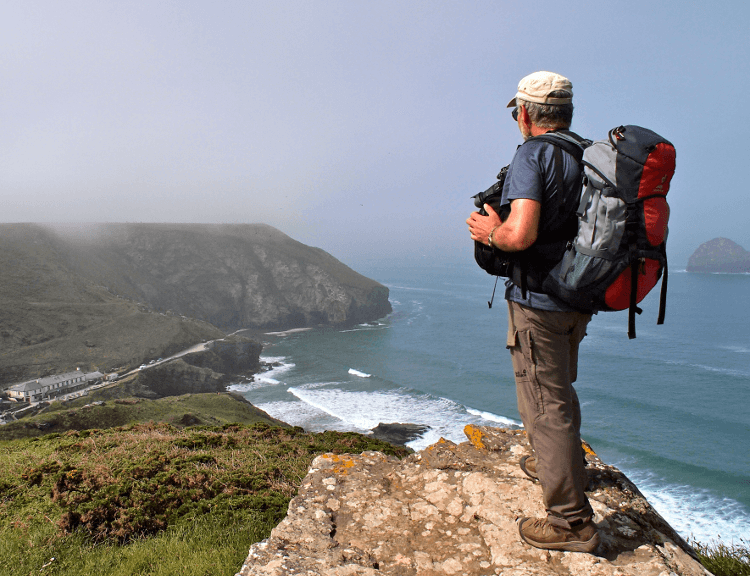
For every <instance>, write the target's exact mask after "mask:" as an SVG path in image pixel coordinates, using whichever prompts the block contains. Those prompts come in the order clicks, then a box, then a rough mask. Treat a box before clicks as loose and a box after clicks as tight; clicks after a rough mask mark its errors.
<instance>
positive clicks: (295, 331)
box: [265, 328, 312, 336]
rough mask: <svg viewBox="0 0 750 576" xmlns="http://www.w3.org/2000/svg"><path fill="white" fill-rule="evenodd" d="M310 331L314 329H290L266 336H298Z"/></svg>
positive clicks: (269, 333) (267, 333)
mask: <svg viewBox="0 0 750 576" xmlns="http://www.w3.org/2000/svg"><path fill="white" fill-rule="evenodd" d="M308 330H312V328H290V329H289V330H284V331H283V332H266V333H265V335H266V336H289V335H290V334H296V333H297V332H307V331H308Z"/></svg>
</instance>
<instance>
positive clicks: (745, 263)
mask: <svg viewBox="0 0 750 576" xmlns="http://www.w3.org/2000/svg"><path fill="white" fill-rule="evenodd" d="M687 271H688V272H728V273H742V272H750V252H748V251H747V250H745V249H744V248H743V247H742V246H740V245H739V244H737V243H735V242H732V241H731V240H729V239H727V238H714V239H713V240H709V241H708V242H704V243H703V244H701V245H700V246H698V249H697V250H696V251H695V252H693V254H692V256H690V259H689V260H688V265H687Z"/></svg>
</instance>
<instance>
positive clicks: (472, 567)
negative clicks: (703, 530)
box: [238, 426, 710, 576]
mask: <svg viewBox="0 0 750 576" xmlns="http://www.w3.org/2000/svg"><path fill="white" fill-rule="evenodd" d="M465 432H466V434H467V437H468V438H469V439H470V442H464V443H462V444H459V445H456V444H454V443H452V442H449V441H447V440H444V439H441V440H440V441H439V442H437V443H436V444H433V445H432V446H429V447H428V448H425V449H424V450H422V451H421V452H418V453H416V454H412V455H411V456H409V457H408V458H405V459H403V460H397V459H395V458H393V457H388V456H385V455H383V454H381V453H379V452H364V453H362V454H361V455H358V456H354V455H348V454H347V455H333V454H324V455H322V456H319V457H318V458H316V459H315V460H314V461H313V464H312V468H311V469H310V472H309V473H308V475H307V477H306V478H305V479H304V481H303V482H302V486H301V487H300V490H299V494H298V496H297V497H295V498H294V499H293V500H292V501H291V502H290V504H289V512H288V515H287V517H286V518H285V519H284V520H283V521H282V522H281V523H280V524H279V525H278V526H277V527H276V528H275V529H274V530H273V531H272V533H271V536H270V537H269V538H268V539H266V540H264V541H262V542H259V543H257V544H253V546H252V547H251V548H250V554H249V555H248V557H247V560H246V561H245V564H244V566H243V567H242V570H241V571H240V572H239V574H238V576H249V575H251V574H252V575H254V576H286V575H292V574H294V575H306V576H313V575H328V576H350V575H362V576H365V575H366V576H376V575H399V576H410V575H415V576H437V575H444V574H462V575H469V576H473V575H491V574H493V575H494V574H503V575H506V576H511V575H512V576H525V575H548V574H549V575H553V574H554V575H571V574H590V575H601V576H605V575H618V576H624V575H634V576H635V575H638V576H675V575H676V576H679V575H685V576H705V575H707V574H710V573H709V572H707V571H706V570H705V569H704V568H703V567H702V566H701V565H700V563H699V562H698V561H697V560H696V559H695V558H694V553H693V551H692V549H691V548H690V546H689V545H688V544H687V543H686V542H685V541H684V540H683V539H682V538H680V536H679V535H677V533H676V532H675V531H674V530H673V529H672V528H671V527H670V526H669V525H668V524H667V523H666V521H665V520H664V519H663V518H662V517H661V516H659V514H657V513H656V511H655V510H654V509H653V508H652V507H651V506H650V505H649V503H648V502H647V501H646V499H645V498H644V497H643V495H642V494H641V493H640V492H639V491H638V489H637V488H636V487H635V486H634V485H633V484H632V483H631V482H630V481H629V480H628V479H627V478H626V477H625V475H624V474H622V472H620V471H619V470H617V469H616V468H614V467H612V466H607V465H605V464H603V463H602V462H601V460H600V459H599V458H598V457H597V456H596V455H595V454H594V453H593V452H592V451H591V450H590V449H588V450H587V451H588V452H589V467H588V471H589V489H590V492H589V493H588V494H589V497H590V499H591V503H592V506H593V507H594V510H595V512H596V522H597V524H598V526H599V528H600V531H601V535H602V544H601V545H600V547H599V550H598V552H597V554H596V555H593V554H581V553H573V552H548V551H544V550H538V549H536V548H532V547H530V546H528V545H526V544H524V543H523V542H522V541H521V540H520V538H519V537H518V529H517V526H516V520H517V518H519V517H521V516H541V515H543V513H544V510H543V507H542V495H541V488H540V486H539V484H535V483H533V482H531V481H530V480H529V479H528V478H527V477H526V476H525V475H524V474H523V472H522V471H521V470H520V468H519V467H518V460H519V459H520V458H521V457H522V456H524V455H526V454H529V453H530V450H529V445H528V442H527V440H526V436H525V434H524V432H523V431H520V430H504V429H498V428H486V427H474V426H467V427H466V429H465ZM585 447H586V446H585Z"/></svg>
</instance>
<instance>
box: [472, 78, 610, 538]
mask: <svg viewBox="0 0 750 576" xmlns="http://www.w3.org/2000/svg"><path fill="white" fill-rule="evenodd" d="M508 107H509V108H513V109H514V110H513V117H514V119H516V121H517V123H518V128H519V130H520V131H521V134H522V135H523V138H524V143H523V144H522V145H521V146H520V147H519V148H518V150H517V151H516V154H515V156H514V157H513V161H512V162H511V164H510V167H509V169H508V174H507V176H506V180H505V184H504V186H503V195H502V205H503V208H504V209H503V210H501V212H502V213H503V214H504V215H505V214H506V213H507V217H504V218H503V219H502V220H501V218H500V216H499V215H498V214H497V213H496V212H495V211H494V210H493V209H492V207H490V206H489V205H485V210H486V211H487V213H488V215H487V216H482V215H480V214H479V213H478V212H474V213H473V214H472V215H471V216H470V217H469V219H468V220H467V221H466V223H467V224H468V225H469V231H470V233H471V238H472V239H473V240H477V241H480V242H483V243H485V244H487V245H490V246H494V247H495V248H497V249H500V250H502V251H504V252H508V253H511V256H512V258H511V261H512V262H513V264H512V268H511V273H510V278H509V280H508V281H507V282H506V287H507V288H506V293H505V298H506V300H508V337H507V348H508V349H509V350H510V353H511V359H512V363H513V369H514V371H515V379H516V392H517V397H518V410H519V412H520V414H521V418H522V420H523V424H524V427H525V428H526V432H527V435H528V438H529V442H530V443H531V446H532V449H533V450H534V456H532V457H529V458H525V459H523V460H522V461H521V463H520V464H521V468H522V469H523V471H524V472H525V473H526V474H527V475H528V476H530V477H531V478H532V479H535V480H537V479H538V481H539V482H540V483H541V485H542V491H543V494H544V505H545V508H546V510H547V517H546V518H537V519H532V518H521V519H520V520H519V523H518V529H519V534H520V536H521V538H522V539H523V540H524V541H525V542H526V543H528V544H530V545H532V546H535V547H537V548H545V549H552V550H569V551H577V552H593V551H594V550H596V548H597V546H598V545H599V533H598V531H597V528H596V526H595V524H594V522H593V510H592V509H591V505H590V504H589V501H588V499H587V497H586V494H585V492H584V488H585V486H586V481H587V478H586V470H585V457H583V456H582V449H581V438H580V426H581V412H580V405H579V402H578V397H577V396H576V392H575V390H574V389H573V386H572V384H573V382H574V381H575V380H576V372H577V364H578V346H579V344H580V342H581V340H582V339H583V337H584V336H585V334H586V326H587V324H588V322H589V321H590V320H591V314H590V313H586V312H581V311H578V310H574V309H572V308H570V307H569V306H566V305H565V304H564V303H562V302H560V301H559V300H557V299H555V298H554V297H553V296H551V295H549V294H546V293H545V291H544V289H543V286H542V284H543V280H544V277H545V275H546V274H547V273H548V272H549V271H550V270H551V268H552V266H554V264H555V263H556V262H557V261H559V260H560V258H561V257H562V254H563V252H564V250H565V244H566V241H567V240H568V239H570V238H572V237H573V235H574V234H575V229H576V216H575V210H576V208H577V199H578V193H579V191H580V186H581V170H580V165H579V163H578V161H577V159H576V158H574V157H573V155H571V153H569V150H570V147H569V146H568V148H565V151H562V152H561V148H563V147H562V146H559V145H554V144H552V143H550V142H549V141H547V140H546V139H549V138H550V136H545V137H544V139H542V138H539V139H537V138H536V137H537V136H540V135H542V134H547V133H551V132H555V133H556V134H557V135H556V136H554V137H552V138H558V137H559V136H560V135H562V137H563V138H565V136H567V137H568V139H569V140H570V139H571V138H572V139H573V140H578V139H579V138H578V137H577V136H575V135H573V134H572V133H571V132H569V131H567V129H568V128H569V127H570V123H571V120H572V118H573V86H572V84H571V83H570V81H569V80H568V79H567V78H565V77H563V76H560V75H559V74H554V73H552V72H535V73H533V74H530V75H529V76H526V77H525V78H523V79H522V80H521V82H520V83H519V84H518V92H517V94H516V96H515V97H514V98H513V99H512V100H511V101H510V103H509V104H508ZM508 209H509V211H508Z"/></svg>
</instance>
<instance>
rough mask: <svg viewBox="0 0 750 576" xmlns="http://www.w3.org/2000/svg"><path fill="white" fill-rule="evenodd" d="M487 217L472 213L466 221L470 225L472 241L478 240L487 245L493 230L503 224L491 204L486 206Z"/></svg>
mask: <svg viewBox="0 0 750 576" xmlns="http://www.w3.org/2000/svg"><path fill="white" fill-rule="evenodd" d="M484 209H485V210H486V211H487V216H482V215H481V214H480V213H479V212H472V213H471V216H469V218H468V219H467V220H466V223H467V224H468V225H469V234H471V239H472V240H478V241H479V242H481V243H482V244H487V239H488V238H489V235H490V232H492V229H493V228H495V227H497V226H499V225H500V224H502V221H501V220H500V216H498V215H497V212H495V211H494V210H493V209H492V206H490V205H489V204H485V205H484Z"/></svg>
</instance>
